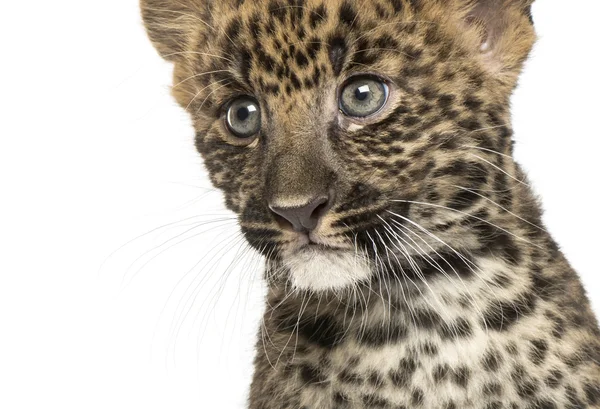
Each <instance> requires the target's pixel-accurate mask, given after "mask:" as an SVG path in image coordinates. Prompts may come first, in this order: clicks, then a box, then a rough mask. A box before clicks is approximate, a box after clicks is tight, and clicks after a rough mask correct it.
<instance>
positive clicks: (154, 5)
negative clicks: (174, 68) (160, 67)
mask: <svg viewBox="0 0 600 409" xmlns="http://www.w3.org/2000/svg"><path fill="white" fill-rule="evenodd" d="M202 1H203V0H141V1H140V8H141V11H142V18H143V20H144V25H145V27H146V31H147V33H148V37H150V40H151V41H152V43H153V44H154V46H155V47H156V49H157V50H158V52H159V54H160V55H161V56H162V57H163V58H164V59H166V60H169V61H177V60H178V59H179V58H181V55H182V53H183V52H184V51H186V49H187V45H188V43H189V42H190V40H191V36H192V33H193V32H194V27H197V26H198V25H199V24H202V20H201V18H200V13H199V11H198V10H199V5H198V2H202Z"/></svg>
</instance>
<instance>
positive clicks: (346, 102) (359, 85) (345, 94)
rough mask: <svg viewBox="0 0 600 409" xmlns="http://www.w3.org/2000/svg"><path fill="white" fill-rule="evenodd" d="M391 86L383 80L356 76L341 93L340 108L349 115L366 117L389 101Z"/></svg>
mask: <svg viewBox="0 0 600 409" xmlns="http://www.w3.org/2000/svg"><path fill="white" fill-rule="evenodd" d="M388 94H389V88H388V86H387V84H386V83H385V82H383V80H380V79H377V78H373V77H356V78H351V79H350V81H348V82H347V83H346V85H344V87H343V88H342V92H341V93H340V109H341V110H342V112H343V113H344V114H345V115H347V116H353V117H357V118H364V117H367V116H370V115H373V114H376V113H377V112H379V110H381V108H383V107H384V105H385V104H386V102H387V99H388Z"/></svg>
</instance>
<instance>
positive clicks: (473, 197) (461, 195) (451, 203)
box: [447, 189, 481, 211]
mask: <svg viewBox="0 0 600 409" xmlns="http://www.w3.org/2000/svg"><path fill="white" fill-rule="evenodd" d="M480 199H481V197H480V196H479V194H477V192H474V191H471V190H464V189H461V190H460V191H459V192H457V193H455V194H454V195H453V196H452V197H451V198H450V200H448V203H447V206H448V207H450V208H451V209H454V210H459V211H463V210H466V209H468V208H470V207H472V206H473V205H474V204H475V203H477V202H478V201H479V200H480Z"/></svg>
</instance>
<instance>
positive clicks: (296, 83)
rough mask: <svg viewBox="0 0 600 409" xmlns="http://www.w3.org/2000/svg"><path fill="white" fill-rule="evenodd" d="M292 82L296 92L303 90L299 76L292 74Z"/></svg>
mask: <svg viewBox="0 0 600 409" xmlns="http://www.w3.org/2000/svg"><path fill="white" fill-rule="evenodd" d="M290 81H291V82H292V87H294V89H295V90H299V89H302V83H301V82H300V80H299V79H298V76H297V75H296V74H295V73H292V74H291V75H290Z"/></svg>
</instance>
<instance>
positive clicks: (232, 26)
mask: <svg viewBox="0 0 600 409" xmlns="http://www.w3.org/2000/svg"><path fill="white" fill-rule="evenodd" d="M240 28H241V23H240V20H238V19H234V20H232V21H231V22H229V24H228V25H227V28H226V29H225V32H226V33H227V37H229V39H230V40H231V41H235V40H237V38H238V36H239V35H240Z"/></svg>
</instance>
